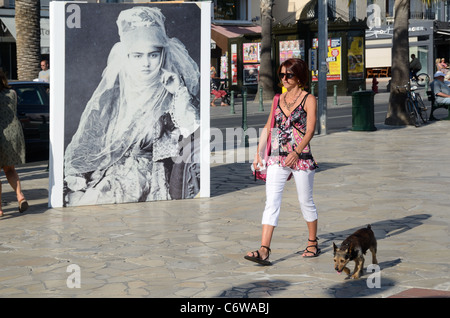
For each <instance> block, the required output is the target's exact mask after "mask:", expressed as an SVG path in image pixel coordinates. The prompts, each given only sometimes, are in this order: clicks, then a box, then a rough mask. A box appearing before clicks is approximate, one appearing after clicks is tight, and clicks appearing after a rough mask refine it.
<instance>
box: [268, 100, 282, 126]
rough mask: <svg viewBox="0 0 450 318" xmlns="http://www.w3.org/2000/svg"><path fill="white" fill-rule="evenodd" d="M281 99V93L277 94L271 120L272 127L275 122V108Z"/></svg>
mask: <svg viewBox="0 0 450 318" xmlns="http://www.w3.org/2000/svg"><path fill="white" fill-rule="evenodd" d="M279 100H280V94H276V95H275V97H274V98H273V105H272V120H271V122H270V128H273V124H274V122H275V109H276V108H277V106H278V101H279Z"/></svg>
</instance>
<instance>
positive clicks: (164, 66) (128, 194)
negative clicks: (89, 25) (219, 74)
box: [64, 6, 200, 206]
mask: <svg viewBox="0 0 450 318" xmlns="http://www.w3.org/2000/svg"><path fill="white" fill-rule="evenodd" d="M164 22H165V17H164V15H163V14H162V13H161V11H160V9H159V8H155V7H145V6H141V7H134V8H132V9H127V10H123V11H121V12H120V14H119V16H118V19H117V27H118V31H119V37H120V41H119V42H117V43H116V44H115V45H114V46H113V47H112V49H111V52H110V54H109V57H108V62H107V66H106V68H105V70H104V71H103V75H102V79H101V81H100V83H99V85H98V87H97V89H96V90H95V92H94V93H93V95H92V97H91V99H90V100H89V102H88V104H87V106H86V108H85V110H84V112H83V114H82V116H81V119H80V123H79V126H78V129H77V131H76V133H75V135H74V136H73V138H72V141H71V142H70V143H69V145H68V147H67V149H66V151H65V157H64V175H65V177H64V204H65V205H66V206H76V205H90V204H110V203H122V202H141V201H154V200H170V199H182V198H192V197H194V196H195V195H196V194H197V193H198V192H199V183H200V182H199V170H200V168H199V164H200V163H199V161H200V160H199V145H198V142H195V138H194V135H195V136H197V134H196V133H195V132H196V130H197V129H198V128H199V119H200V118H199V102H198V100H199V80H200V73H199V69H198V65H197V64H196V63H195V61H194V60H193V59H192V58H191V57H190V56H189V53H188V51H187V50H186V48H185V46H184V44H183V43H182V42H181V41H179V40H178V39H177V38H175V37H172V38H169V37H168V36H167V34H166V30H165V25H164Z"/></svg>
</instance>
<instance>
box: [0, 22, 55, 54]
mask: <svg viewBox="0 0 450 318" xmlns="http://www.w3.org/2000/svg"><path fill="white" fill-rule="evenodd" d="M0 19H1V20H2V22H3V24H4V25H5V26H6V28H7V29H8V31H9V33H11V35H12V36H13V37H14V39H17V32H16V21H15V18H12V17H0ZM49 48H50V25H49V21H48V18H41V53H43V54H48V53H49Z"/></svg>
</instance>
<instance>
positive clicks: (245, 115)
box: [242, 87, 248, 147]
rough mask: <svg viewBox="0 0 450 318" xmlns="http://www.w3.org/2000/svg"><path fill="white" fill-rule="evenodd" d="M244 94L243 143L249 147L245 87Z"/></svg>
mask: <svg viewBox="0 0 450 318" xmlns="http://www.w3.org/2000/svg"><path fill="white" fill-rule="evenodd" d="M242 90H243V92H242V130H243V131H244V133H243V142H244V145H245V147H248V136H247V128H248V125H247V88H246V87H244V88H243V89H242Z"/></svg>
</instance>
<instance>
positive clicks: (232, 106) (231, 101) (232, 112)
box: [230, 91, 235, 114]
mask: <svg viewBox="0 0 450 318" xmlns="http://www.w3.org/2000/svg"><path fill="white" fill-rule="evenodd" d="M230 93H231V97H230V106H231V107H230V113H231V114H235V111H234V91H231V92H230Z"/></svg>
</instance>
